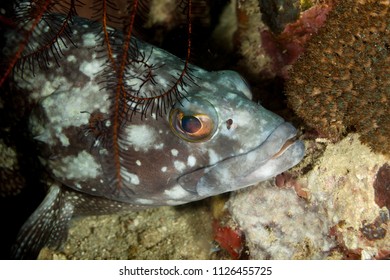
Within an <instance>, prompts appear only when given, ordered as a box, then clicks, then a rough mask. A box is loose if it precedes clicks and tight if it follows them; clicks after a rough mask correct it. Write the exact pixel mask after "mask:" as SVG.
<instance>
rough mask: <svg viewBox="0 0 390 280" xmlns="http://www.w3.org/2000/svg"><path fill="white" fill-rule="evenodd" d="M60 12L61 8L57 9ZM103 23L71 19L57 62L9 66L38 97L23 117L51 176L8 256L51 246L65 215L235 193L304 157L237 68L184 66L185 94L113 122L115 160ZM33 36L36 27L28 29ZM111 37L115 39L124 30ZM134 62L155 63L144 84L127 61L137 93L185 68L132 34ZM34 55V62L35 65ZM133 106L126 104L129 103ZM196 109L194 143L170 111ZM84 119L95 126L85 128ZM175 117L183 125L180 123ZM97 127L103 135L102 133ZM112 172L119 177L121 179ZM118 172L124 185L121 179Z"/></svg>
mask: <svg viewBox="0 0 390 280" xmlns="http://www.w3.org/2000/svg"><path fill="white" fill-rule="evenodd" d="M58 17H61V16H58ZM101 28H102V27H101V26H100V24H98V23H93V22H90V21H88V20H85V19H81V18H75V19H73V24H72V26H71V30H72V32H73V35H72V42H73V44H75V45H76V46H77V48H76V47H73V46H72V43H71V42H69V40H68V39H67V38H66V37H64V38H62V41H60V43H61V44H62V43H63V44H65V45H66V46H68V47H65V46H62V52H63V56H62V57H61V61H60V65H62V66H61V67H58V66H57V64H56V63H55V61H54V58H53V57H50V58H49V64H48V66H47V68H40V67H39V66H38V65H35V66H34V73H32V71H31V70H30V69H27V68H26V69H23V77H22V75H21V71H16V73H15V76H14V79H15V81H16V83H17V85H18V87H20V88H21V89H22V90H25V91H27V92H29V95H28V98H29V99H30V100H31V102H32V103H37V104H38V105H37V106H36V108H35V109H34V111H33V112H32V114H31V117H30V128H31V134H32V136H33V137H34V138H35V140H36V141H37V146H38V147H39V150H40V159H41V161H42V163H43V165H44V166H45V167H46V168H47V170H48V171H49V172H50V173H51V175H52V178H53V180H54V181H55V183H53V185H52V186H51V187H50V190H49V192H48V195H47V197H46V198H45V200H44V202H42V204H41V205H40V206H39V207H38V209H37V210H36V211H35V212H34V213H33V214H32V216H31V217H30V218H29V220H28V221H27V222H26V223H25V225H24V226H23V228H22V229H21V231H20V234H19V236H18V238H17V242H16V245H15V247H14V254H15V257H17V258H25V257H31V256H32V255H35V254H37V253H38V252H39V250H40V249H41V248H42V247H43V246H51V247H58V246H59V245H60V244H61V243H62V241H63V240H64V238H66V232H67V227H68V223H69V221H70V220H71V219H72V217H75V216H79V215H85V214H102V213H112V212H117V211H120V210H123V209H134V210H137V209H142V208H145V207H156V206H161V205H179V204H184V203H188V202H191V201H195V200H200V199H203V198H205V197H209V196H213V195H217V194H220V193H224V192H228V191H234V190H237V189H241V188H244V187H246V186H249V185H253V184H255V183H257V182H259V181H262V180H266V179H268V178H271V177H273V176H275V175H277V174H279V173H281V172H283V171H285V170H287V169H289V168H291V167H292V166H294V165H296V164H297V163H298V162H299V161H300V160H301V159H302V157H303V155H304V146H303V144H302V142H300V141H295V142H294V141H292V140H289V139H291V138H293V137H295V135H296V130H295V128H294V127H293V126H292V125H291V124H289V123H287V122H285V121H284V120H283V119H282V118H281V117H279V116H277V115H275V114H274V113H272V112H270V111H267V110H266V109H264V108H263V107H262V106H260V105H258V104H256V103H254V102H252V101H251V100H250V99H251V92H250V89H249V88H248V85H247V84H246V83H245V81H244V80H243V79H242V78H241V77H240V76H239V75H238V74H237V73H235V72H232V71H219V72H207V71H205V70H203V69H201V68H198V67H196V66H193V65H191V66H190V69H191V70H190V72H191V79H189V78H187V79H188V80H187V83H186V85H183V86H182V87H180V88H179V90H180V91H181V94H182V95H183V96H185V98H182V99H180V100H172V101H173V103H175V105H174V106H173V107H172V108H168V110H167V112H166V114H165V113H163V114H162V115H161V116H159V115H158V114H156V113H155V112H153V111H152V109H148V110H150V111H147V112H146V115H145V116H146V118H145V116H142V114H139V113H138V114H135V115H133V116H132V117H131V119H130V118H129V119H128V120H126V121H125V122H124V123H123V124H122V125H121V127H120V129H119V130H118V131H119V137H118V139H119V140H118V143H117V144H118V147H119V151H120V153H119V162H120V167H119V169H120V170H118V167H117V165H116V164H115V161H114V160H113V158H114V150H113V148H112V147H113V142H114V140H113V139H114V138H113V136H112V133H110V132H111V131H113V127H112V126H113V121H112V115H113V107H114V105H113V102H114V100H113V98H112V96H113V94H114V93H113V91H114V89H113V87H112V86H110V84H109V81H107V79H105V78H107V77H108V76H109V75H108V76H107V73H105V75H102V73H103V72H104V71H107V68H105V66H106V65H107V61H106V58H105V57H104V56H103V55H101V54H102V53H104V52H105V51H106V48H105V45H104V43H103V41H102V36H101V35H99V34H101ZM34 36H39V34H34ZM111 36H112V39H115V40H116V41H117V42H119V44H120V42H121V41H122V35H121V33H119V32H118V33H115V32H112V35H111ZM132 43H133V44H134V46H137V48H138V52H133V53H131V54H129V56H130V57H131V56H133V57H131V58H132V59H133V60H140V61H143V62H145V61H146V62H147V63H146V64H147V65H149V66H151V65H153V66H155V67H154V68H153V72H154V73H153V74H154V81H155V83H152V82H147V83H144V82H143V78H142V76H141V75H142V74H143V73H145V71H144V70H145V68H144V67H145V64H143V63H139V64H136V63H135V64H133V65H132V67H130V68H128V69H127V70H126V71H127V72H126V73H125V77H131V78H129V79H128V80H126V82H125V83H127V86H128V87H131V88H132V89H133V90H136V91H137V92H138V93H139V95H140V96H150V92H152V91H155V90H158V91H165V90H167V89H168V88H169V87H170V86H171V85H172V81H174V80H175V79H176V77H177V76H178V74H179V73H180V72H181V70H182V69H183V61H182V60H180V59H179V58H177V57H175V56H173V55H171V54H169V53H167V52H165V51H164V50H161V49H159V48H156V47H154V46H151V45H149V44H147V43H144V42H141V41H139V40H137V39H135V38H133V39H132ZM37 63H38V62H36V64H37ZM132 106H134V104H131V103H129V104H128V107H129V108H130V109H131V108H132ZM178 112H183V114H184V115H185V116H187V115H191V116H192V115H194V114H198V113H199V114H201V115H202V116H206V117H207V119H208V120H209V121H211V123H212V124H213V125H212V126H211V130H210V131H211V132H210V133H209V134H210V135H208V136H207V137H205V138H204V139H202V140H201V141H193V139H190V140H189V141H188V139H187V140H186V139H185V138H186V137H184V138H183V137H180V133H182V131H179V132H178V130H177V129H176V126H175V125H173V124H172V123H176V120H177V118H176V115H175V114H178ZM91 123H93V124H96V127H93V128H92V129H88V128H89V127H90V125H91ZM179 124H180V125H181V124H182V123H181V122H179ZM99 133H101V134H102V135H104V137H99V135H100V134H99ZM118 174H119V179H118ZM119 180H120V182H121V186H120V187H118V184H119Z"/></svg>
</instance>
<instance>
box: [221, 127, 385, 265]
mask: <svg viewBox="0 0 390 280" xmlns="http://www.w3.org/2000/svg"><path fill="white" fill-rule="evenodd" d="M307 144H308V145H309V144H310V143H309V140H308V141H307ZM306 164H307V163H304V162H303V163H302V164H300V166H297V167H296V168H294V170H292V171H290V172H294V173H293V174H295V176H296V174H299V170H302V168H304V167H305V165H306ZM312 164H313V166H314V167H313V168H312V170H310V171H309V172H307V173H305V174H301V175H300V176H299V177H298V178H295V179H293V177H292V176H291V175H290V174H283V175H281V176H278V177H277V178H276V180H275V182H272V181H267V182H262V183H260V184H259V185H257V186H255V187H253V188H249V189H246V190H242V191H240V192H237V193H234V194H233V195H232V198H231V199H230V200H229V202H228V206H229V210H230V212H231V215H232V217H233V219H234V220H235V221H237V223H238V224H239V226H240V228H241V230H242V231H243V232H244V234H245V237H246V242H247V243H246V244H247V246H248V250H249V255H250V258H251V259H293V258H300V259H318V258H321V259H325V258H332V259H379V258H388V254H389V250H390V235H389V230H390V222H389V210H388V209H387V207H385V206H384V203H385V202H383V200H382V202H380V203H379V204H378V203H377V190H376V189H375V186H378V185H380V188H381V189H382V188H383V187H382V186H383V183H386V182H387V184H388V182H389V181H388V180H387V179H386V178H387V171H386V169H385V167H386V166H388V162H387V160H386V157H385V156H383V155H380V154H374V153H373V152H372V151H370V149H369V147H367V146H366V145H363V144H362V143H361V142H360V140H359V139H358V135H357V134H356V133H351V134H350V135H348V136H347V137H346V138H344V139H343V140H341V141H340V142H338V143H335V144H331V143H329V144H328V145H327V147H326V148H325V151H324V152H323V154H322V156H321V157H320V158H318V159H316V160H315V162H313V163H312ZM383 166H385V167H383ZM301 190H304V191H305V193H307V196H302V195H301ZM382 195H384V196H383V197H388V195H387V196H386V195H385V194H384V193H382V192H381V195H380V196H382Z"/></svg>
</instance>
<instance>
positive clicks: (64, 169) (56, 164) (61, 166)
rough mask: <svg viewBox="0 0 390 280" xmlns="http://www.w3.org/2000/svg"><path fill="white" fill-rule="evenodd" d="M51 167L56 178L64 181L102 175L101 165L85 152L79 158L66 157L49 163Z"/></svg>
mask: <svg viewBox="0 0 390 280" xmlns="http://www.w3.org/2000/svg"><path fill="white" fill-rule="evenodd" d="M49 166H50V167H51V169H52V170H53V173H54V175H55V176H56V177H59V178H64V179H88V178H96V177H98V176H100V174H101V173H102V169H101V166H100V164H99V163H97V162H96V161H95V158H94V157H93V156H92V155H91V154H89V153H88V152H87V151H85V150H84V151H82V152H80V153H79V154H78V155H77V156H66V157H63V158H61V159H59V160H58V161H49ZM80 188H81V187H80Z"/></svg>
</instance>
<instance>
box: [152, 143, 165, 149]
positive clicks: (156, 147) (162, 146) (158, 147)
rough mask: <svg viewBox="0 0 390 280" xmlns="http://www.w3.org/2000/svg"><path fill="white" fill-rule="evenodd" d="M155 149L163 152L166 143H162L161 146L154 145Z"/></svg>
mask: <svg viewBox="0 0 390 280" xmlns="http://www.w3.org/2000/svg"><path fill="white" fill-rule="evenodd" d="M153 148H154V149H156V150H161V149H162V148H164V143H160V144H157V145H154V147H153Z"/></svg>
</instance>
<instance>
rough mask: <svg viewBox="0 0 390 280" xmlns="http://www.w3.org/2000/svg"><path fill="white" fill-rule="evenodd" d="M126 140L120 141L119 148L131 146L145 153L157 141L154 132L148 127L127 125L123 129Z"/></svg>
mask: <svg viewBox="0 0 390 280" xmlns="http://www.w3.org/2000/svg"><path fill="white" fill-rule="evenodd" d="M125 133H126V135H127V137H126V138H125V139H126V140H122V141H120V145H121V148H124V147H126V146H127V145H131V146H133V147H134V149H135V150H136V151H137V150H143V151H147V150H148V149H149V148H151V147H152V146H153V145H155V142H156V140H157V136H158V134H157V133H156V130H155V129H154V128H153V127H151V126H149V125H129V126H127V127H126V129H125Z"/></svg>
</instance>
